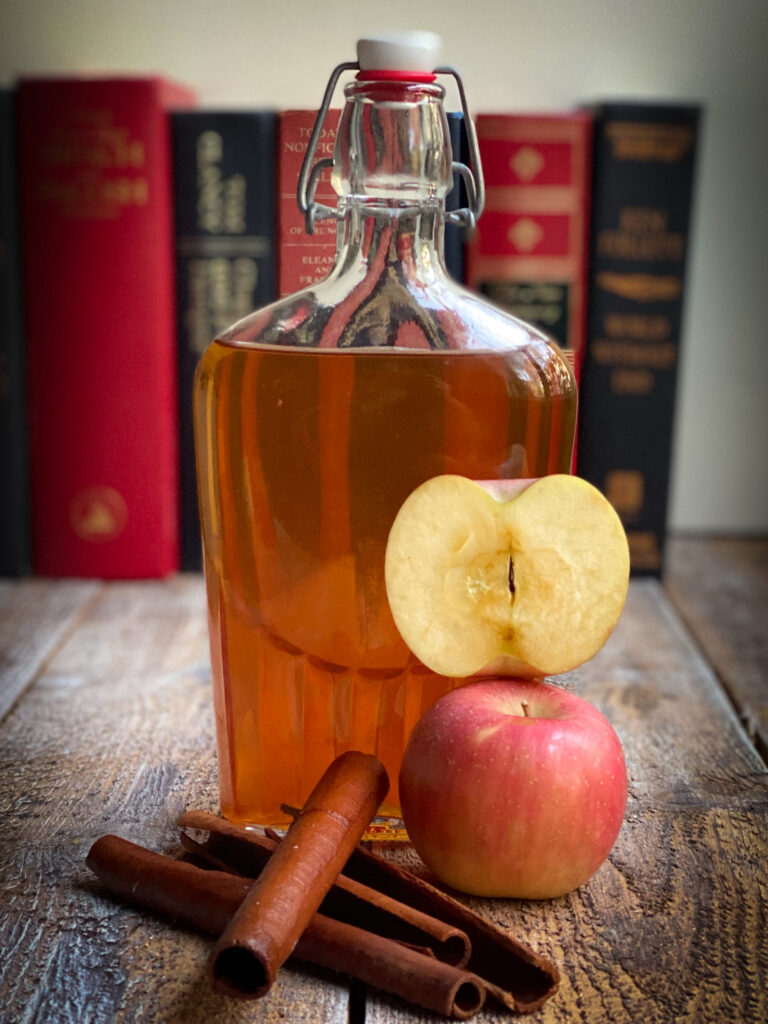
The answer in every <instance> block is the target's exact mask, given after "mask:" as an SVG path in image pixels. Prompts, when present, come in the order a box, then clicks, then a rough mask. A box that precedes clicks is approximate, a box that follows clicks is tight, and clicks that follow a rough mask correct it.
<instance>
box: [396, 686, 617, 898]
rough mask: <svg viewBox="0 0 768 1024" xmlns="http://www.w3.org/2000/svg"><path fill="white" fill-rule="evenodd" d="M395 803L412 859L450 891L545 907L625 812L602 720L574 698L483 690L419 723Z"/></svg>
mask: <svg viewBox="0 0 768 1024" xmlns="http://www.w3.org/2000/svg"><path fill="white" fill-rule="evenodd" d="M400 799H401V803H402V811H403V819H404V821H405V826H406V828H407V830H408V834H409V836H410V838H411V840H412V842H413V844H414V846H415V848H416V851H417V853H418V854H419V855H420V857H421V858H422V860H423V861H424V862H425V864H427V866H428V867H429V868H430V869H431V870H432V871H433V872H434V874H435V875H437V877H438V878H439V879H441V880H442V881H443V882H445V883H446V884H447V885H449V886H452V887H453V888H454V889H458V890H460V891H461V892H465V893H470V894H472V895H476V896H505V897H510V896H514V897H523V898H529V899H547V898H550V897H554V896H561V895H563V894H565V893H567V892H570V891H571V890H573V889H576V888H577V887H578V886H580V885H582V884H583V883H584V882H586V881H587V879H588V878H590V877H591V875H592V874H593V873H594V872H595V871H596V870H597V869H598V868H599V867H600V865H601V864H602V863H603V861H604V860H605V859H606V857H607V856H608V853H609V851H610V849H611V847H612V846H613V844H614V842H615V840H616V837H617V835H618V833H619V829H620V827H621V823H622V819H623V817H624V809H625V806H626V799H627V774H626V767H625V762H624V754H623V751H622V748H621V743H620V742H619V738H618V736H617V735H616V733H615V732H614V730H613V728H612V726H611V725H610V723H609V722H608V720H607V719H606V718H605V717H604V715H602V714H601V713H600V712H599V711H598V710H597V709H596V708H595V707H593V706H592V705H591V704H589V703H587V701H585V700H583V699H582V698H580V697H578V696H576V695H575V694H573V693H570V692H568V691H566V690H564V689H562V688H560V687H558V686H553V685H551V684H549V683H543V682H532V681H528V680H509V679H505V680H480V681H477V682H473V683H470V684H469V685H467V686H464V687H462V688H460V689H458V690H453V691H452V692H451V693H449V694H447V695H446V696H445V697H443V698H442V699H441V700H439V701H438V702H437V703H436V704H434V705H433V706H432V707H431V708H430V709H429V710H428V711H427V712H426V713H425V714H424V715H423V716H422V717H421V718H420V719H419V721H418V722H417V723H416V726H415V728H414V730H413V732H412V734H411V737H410V740H409V743H408V746H407V749H406V752H405V757H404V759H403V762H402V767H401V771H400Z"/></svg>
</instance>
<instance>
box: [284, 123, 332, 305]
mask: <svg viewBox="0 0 768 1024" xmlns="http://www.w3.org/2000/svg"><path fill="white" fill-rule="evenodd" d="M340 116H341V111H340V110H329V111H328V114H327V116H326V118H325V124H324V125H323V131H322V134H321V136H320V140H319V142H318V145H317V150H316V152H315V162H317V161H318V160H323V159H332V158H333V147H334V144H335V141H336V130H337V128H338V126H339V118H340ZM316 117H317V111H315V110H284V111H282V113H281V114H280V118H279V148H278V170H277V176H278V189H279V240H280V249H279V260H278V290H279V297H280V298H283V297H284V296H286V295H291V294H292V293H293V292H297V291H300V289H302V288H307V287H309V286H310V285H313V284H316V283H317V282H318V281H322V280H323V279H324V278H325V277H327V276H328V274H329V273H330V271H331V269H332V267H333V264H334V261H335V259H336V221H335V220H334V219H333V218H328V219H327V220H318V221H316V222H315V230H314V233H313V234H311V235H308V234H307V231H306V227H305V224H304V215H303V214H302V213H301V211H300V210H299V207H298V204H297V202H296V189H297V186H298V183H299V174H300V172H301V165H302V163H303V161H304V154H305V153H306V151H307V146H308V144H309V140H310V136H311V135H312V129H313V128H314V126H315V118H316ZM315 198H316V199H317V201H318V202H320V203H323V204H325V205H327V206H334V207H335V206H336V200H337V199H338V196H337V195H336V193H335V192H334V190H333V188H332V186H331V176H330V172H329V171H327V170H326V171H324V172H323V174H322V175H321V177H320V179H319V181H318V183H317V190H316V192H315Z"/></svg>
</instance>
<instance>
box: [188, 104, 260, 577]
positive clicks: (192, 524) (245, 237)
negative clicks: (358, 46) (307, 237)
mask: <svg viewBox="0 0 768 1024" xmlns="http://www.w3.org/2000/svg"><path fill="white" fill-rule="evenodd" d="M171 123H172V130H173V166H174V192H175V212H176V285H177V319H178V358H179V365H178V371H179V445H180V452H179V455H180V514H181V520H180V530H181V568H182V569H183V570H185V571H187V572H199V571H200V570H201V568H202V555H201V546H200V521H199V514H198V505H197V485H196V474H195V445H194V431H193V422H192V384H193V380H194V375H195V369H196V367H197V363H198V360H199V358H200V356H201V355H202V353H203V351H204V350H205V349H206V347H207V346H208V345H209V344H210V342H211V341H212V340H213V339H214V338H216V337H218V336H219V335H220V334H221V333H222V332H223V331H224V329H225V328H227V327H229V326H230V325H231V324H232V323H234V322H235V321H236V320H239V319H241V318H242V317H244V316H246V315H247V314H248V313H250V312H252V311H253V310H254V309H257V308H258V307H260V306H265V305H267V304H268V303H270V302H273V301H274V300H275V299H276V298H277V265H276V237H275V235H276V219H277V218H276V215H275V200H276V194H277V193H276V174H275V159H276V129H277V116H276V114H275V113H274V112H272V111H222V112H215V111H180V112H177V113H175V114H173V115H172V118H171Z"/></svg>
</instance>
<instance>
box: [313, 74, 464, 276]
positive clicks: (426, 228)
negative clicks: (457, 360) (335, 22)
mask: <svg viewBox="0 0 768 1024" xmlns="http://www.w3.org/2000/svg"><path fill="white" fill-rule="evenodd" d="M444 95H445V90H444V89H443V88H442V86H440V85H437V84H434V83H416V82H411V81H378V80H377V81H360V80H357V81H355V82H353V83H351V84H350V85H348V86H347V87H346V89H345V96H346V103H345V106H344V110H343V112H342V116H341V120H340V123H339V129H338V132H337V136H336V148H335V156H334V170H333V185H334V188H335V190H336V192H337V193H338V195H339V202H338V207H339V214H340V221H339V228H338V238H339V243H338V250H337V258H336V265H335V268H334V276H338V275H340V274H344V273H347V272H350V271H352V272H355V273H356V274H358V275H359V274H361V273H363V274H366V275H367V274H369V273H373V272H380V271H381V270H383V269H384V268H385V267H391V268H397V272H398V273H399V274H400V275H401V276H405V277H406V278H413V279H416V280H417V281H422V282H424V283H428V282H430V281H433V280H435V279H436V278H437V277H439V276H442V275H444V274H445V267H444V262H443V231H444V224H445V197H446V195H447V194H448V192H449V191H450V189H451V187H452V185H453V176H452V173H451V159H452V156H451V147H450V138H449V134H448V122H447V119H446V116H445V110H444V107H443V98H444Z"/></svg>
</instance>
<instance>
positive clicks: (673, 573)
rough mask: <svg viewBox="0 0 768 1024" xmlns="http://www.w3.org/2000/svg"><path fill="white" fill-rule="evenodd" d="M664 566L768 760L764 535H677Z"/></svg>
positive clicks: (767, 554) (682, 610) (767, 555)
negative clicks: (751, 537) (749, 537)
mask: <svg viewBox="0 0 768 1024" xmlns="http://www.w3.org/2000/svg"><path fill="white" fill-rule="evenodd" d="M667 566H668V568H667V571H666V574H665V577H664V583H665V586H666V589H667V591H668V593H669V595H670V597H671V599H672V601H673V603H674V605H675V607H676V608H677V611H678V613H679V614H680V617H681V618H682V619H683V621H684V622H685V624H686V625H687V626H688V628H689V629H690V630H691V632H692V633H693V634H694V636H695V638H696V642H697V643H698V644H699V646H700V647H701V649H702V650H703V651H704V652H705V654H706V655H707V658H708V659H709V661H710V662H711V663H712V666H713V667H714V669H715V672H716V673H717V676H718V678H719V679H720V681H721V683H722V684H723V686H724V687H725V689H726V691H727V692H728V694H729V696H730V698H731V700H732V701H733V704H734V706H735V707H736V709H737V711H738V714H739V715H740V717H741V719H742V721H743V723H744V727H745V728H746V730H747V733H748V734H749V736H750V738H751V739H752V741H753V742H754V743H755V745H756V746H757V749H758V750H759V752H760V754H761V755H762V757H763V760H764V761H768V540H743V539H732V538H714V539H710V538H707V539H704V538H692V537H691V538H689V537H686V538H676V539H674V540H673V541H671V542H670V544H669V546H668V555H667Z"/></svg>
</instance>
